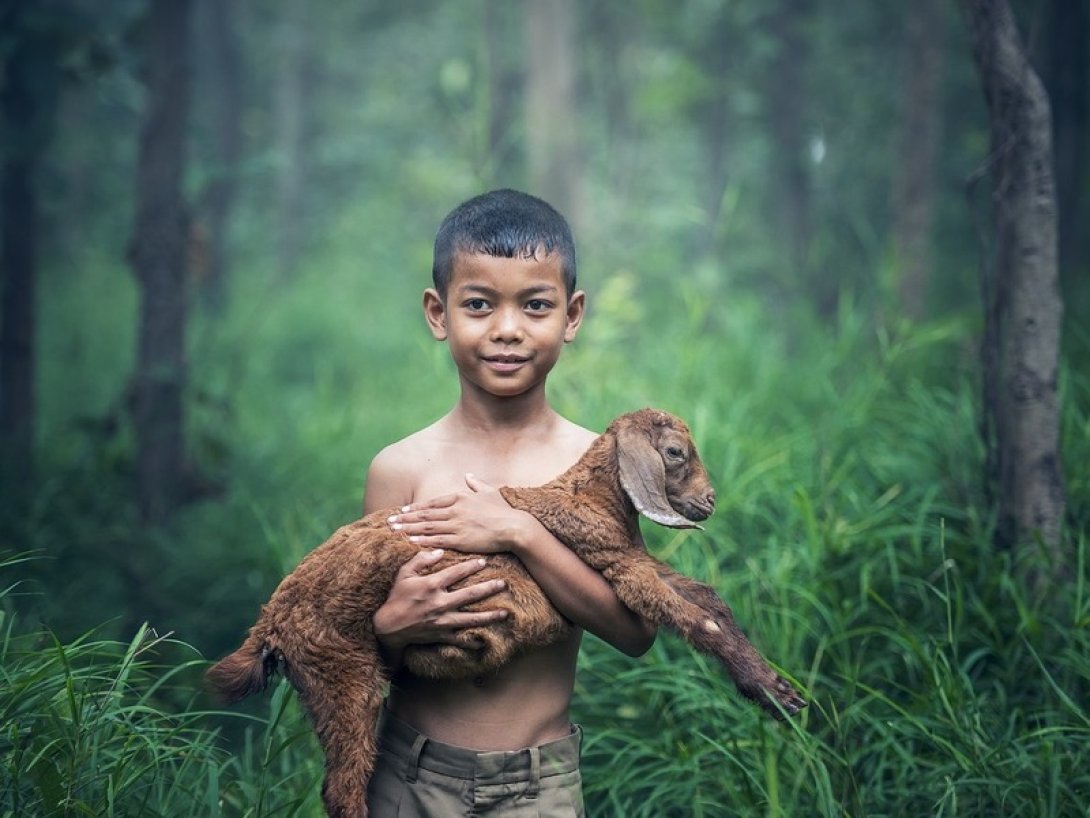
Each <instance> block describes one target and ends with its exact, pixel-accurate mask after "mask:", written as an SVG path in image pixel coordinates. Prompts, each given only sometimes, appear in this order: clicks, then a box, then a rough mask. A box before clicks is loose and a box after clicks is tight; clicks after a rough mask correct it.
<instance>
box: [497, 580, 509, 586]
mask: <svg viewBox="0 0 1090 818" xmlns="http://www.w3.org/2000/svg"><path fill="white" fill-rule="evenodd" d="M496 587H497V588H506V587H507V583H506V582H504V581H503V580H502V579H498V580H496Z"/></svg>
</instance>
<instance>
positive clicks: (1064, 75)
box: [1042, 0, 1090, 281]
mask: <svg viewBox="0 0 1090 818" xmlns="http://www.w3.org/2000/svg"><path fill="white" fill-rule="evenodd" d="M1088 38H1090V10H1088V6H1087V3H1086V0H1052V2H1051V3H1050V4H1049V13H1048V23H1047V26H1046V30H1045V49H1044V54H1043V55H1042V56H1043V60H1042V63H1043V65H1042V73H1043V75H1044V77H1043V78H1044V80H1045V85H1046V86H1047V87H1048V93H1049V96H1050V97H1051V99H1052V103H1053V105H1052V110H1053V114H1054V116H1053V129H1054V134H1055V149H1056V182H1057V204H1058V206H1059V212H1060V270H1061V273H1062V274H1064V275H1067V276H1071V279H1070V280H1071V281H1074V279H1075V276H1077V275H1078V273H1079V272H1080V271H1085V270H1086V269H1087V267H1090V237H1088V236H1087V230H1086V223H1087V218H1088V216H1090V214H1087V213H1085V212H1084V211H1085V208H1086V195H1085V189H1086V185H1087V184H1088V183H1090V178H1088V177H1087V170H1086V153H1087V151H1086V146H1087V141H1088V139H1090V133H1088V132H1087V107H1088V99H1087V98H1088V97H1090V94H1088V93H1087V84H1088V83H1090V63H1088V55H1087V47H1086V41H1087V39H1088Z"/></svg>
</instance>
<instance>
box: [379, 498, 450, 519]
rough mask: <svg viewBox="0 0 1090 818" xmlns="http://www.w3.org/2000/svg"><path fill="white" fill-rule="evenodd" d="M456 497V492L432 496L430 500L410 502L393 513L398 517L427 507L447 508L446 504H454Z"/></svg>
mask: <svg viewBox="0 0 1090 818" xmlns="http://www.w3.org/2000/svg"><path fill="white" fill-rule="evenodd" d="M457 499H458V495H457V493H455V494H444V495H443V496H441V497H435V498H432V499H431V500H425V501H424V502H422V503H410V504H409V505H407V506H402V507H401V508H399V509H398V510H397V511H396V512H395V513H394V516H395V517H398V516H400V515H402V514H412V513H414V512H417V511H424V510H426V509H429V508H447V507H448V506H452V505H454V503H455V501H456V500H457Z"/></svg>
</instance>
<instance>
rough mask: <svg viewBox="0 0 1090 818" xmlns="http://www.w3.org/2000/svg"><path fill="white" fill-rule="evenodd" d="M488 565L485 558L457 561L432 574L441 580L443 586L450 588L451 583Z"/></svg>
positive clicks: (469, 575)
mask: <svg viewBox="0 0 1090 818" xmlns="http://www.w3.org/2000/svg"><path fill="white" fill-rule="evenodd" d="M485 565H486V563H485V561H484V559H483V558H480V557H478V558H477V559H472V560H465V561H464V562H456V563H455V564H454V565H448V566H447V567H446V568H444V569H442V570H441V571H436V572H435V573H434V574H432V576H433V577H435V579H436V580H437V581H438V582H439V584H440V586H441V587H443V588H449V587H450V586H451V585H454V584H455V583H457V582H459V581H461V580H463V579H465V578H466V577H471V576H473V575H474V574H476V573H477V572H478V571H480V570H481V569H482V568H484V566H485Z"/></svg>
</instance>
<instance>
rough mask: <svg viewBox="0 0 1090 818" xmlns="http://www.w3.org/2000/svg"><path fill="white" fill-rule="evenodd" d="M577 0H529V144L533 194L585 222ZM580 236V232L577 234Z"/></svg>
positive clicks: (527, 12) (527, 105) (573, 221)
mask: <svg viewBox="0 0 1090 818" xmlns="http://www.w3.org/2000/svg"><path fill="white" fill-rule="evenodd" d="M574 17H575V14H574V8H573V2H572V0H527V3H526V40H527V52H528V54H529V72H528V75H527V88H526V144H527V149H528V153H529V161H530V179H531V181H532V183H533V190H532V192H533V193H535V194H536V195H538V196H541V197H542V198H543V199H545V200H546V201H548V202H549V203H550V204H551V205H553V206H554V207H555V208H557V209H558V210H559V211H561V212H562V213H563V214H564V215H565V216H566V217H567V218H568V220H569V221H570V222H571V223H572V225H573V228H575V226H576V225H578V224H580V223H582V218H581V207H580V194H579V149H578V144H577V136H578V131H577V128H576V122H577V121H578V114H577V111H576V103H575V66H576V56H575V20H574ZM576 232H578V230H576Z"/></svg>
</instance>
